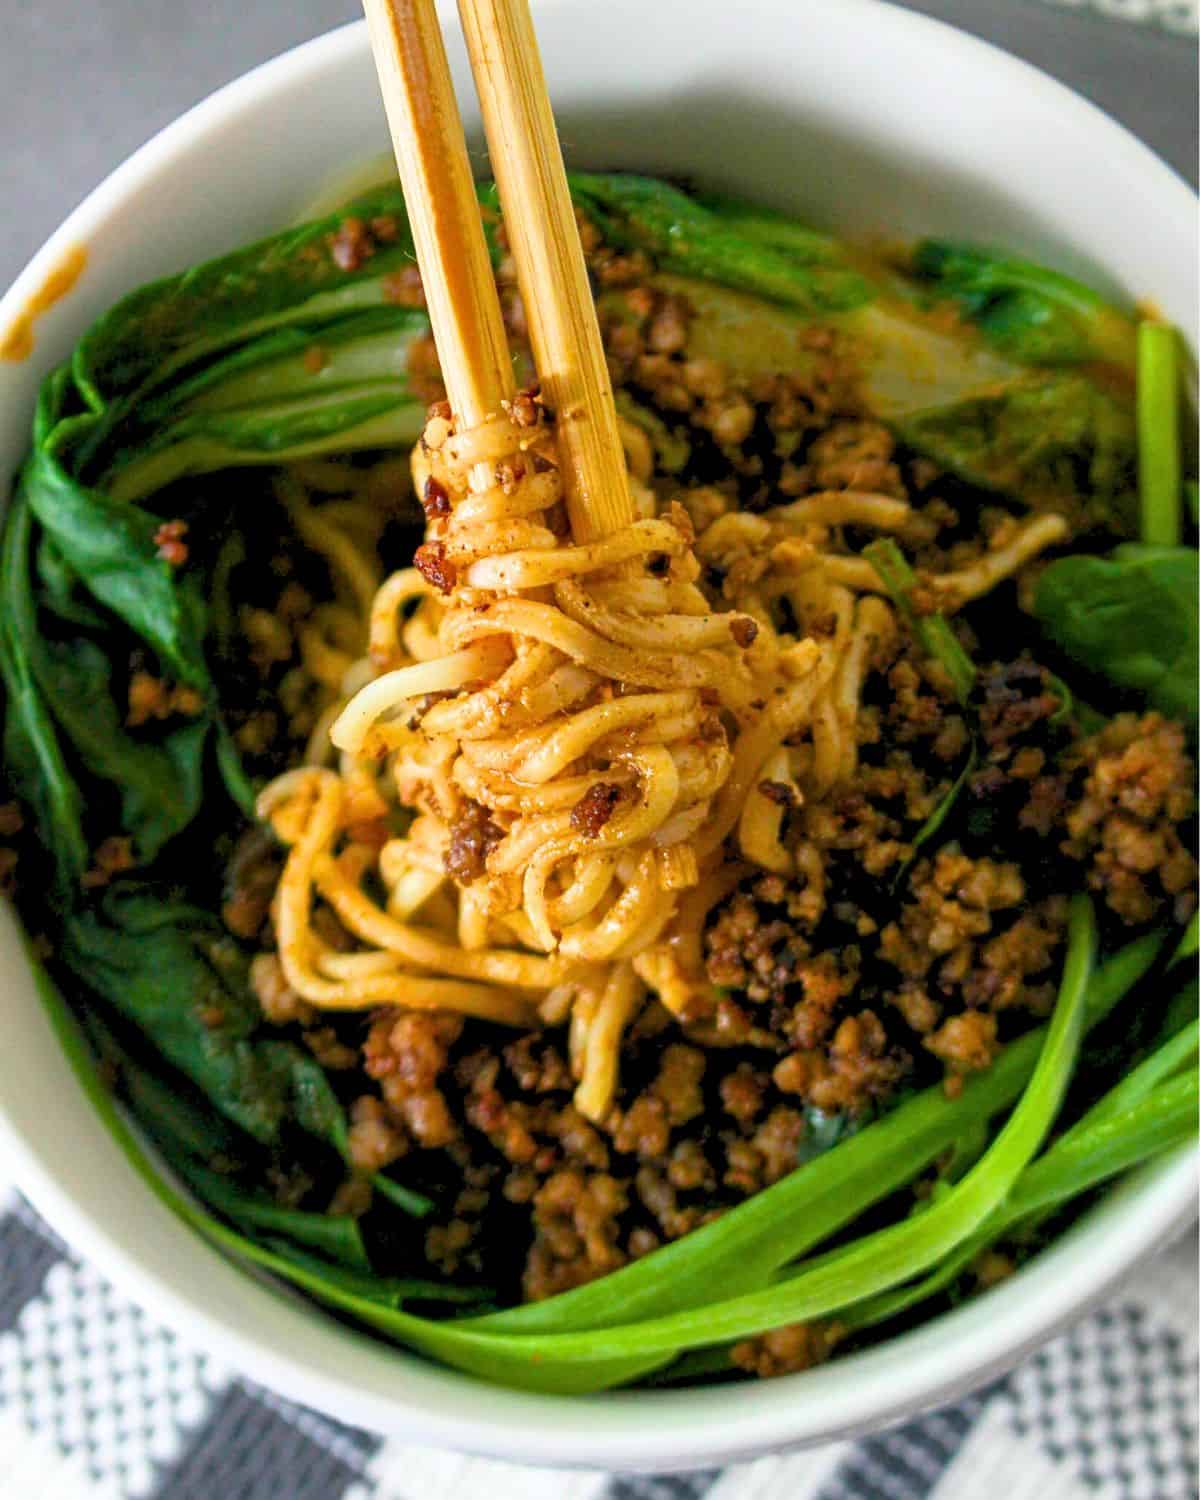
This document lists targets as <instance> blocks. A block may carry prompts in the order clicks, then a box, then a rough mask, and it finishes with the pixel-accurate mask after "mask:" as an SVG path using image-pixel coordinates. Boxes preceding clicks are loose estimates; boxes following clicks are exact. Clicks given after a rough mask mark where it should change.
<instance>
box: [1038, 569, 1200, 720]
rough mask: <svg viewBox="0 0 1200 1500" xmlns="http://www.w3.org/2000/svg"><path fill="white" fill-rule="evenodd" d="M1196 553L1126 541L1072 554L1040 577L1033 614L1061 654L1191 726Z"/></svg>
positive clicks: (1198, 587) (1199, 586) (1198, 578)
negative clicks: (1099, 551) (1097, 552)
mask: <svg viewBox="0 0 1200 1500" xmlns="http://www.w3.org/2000/svg"><path fill="white" fill-rule="evenodd" d="M1198 591H1200V571H1198V569H1197V553H1196V552H1195V551H1194V550H1193V549H1192V548H1190V547H1152V546H1147V545H1143V544H1140V543H1133V542H1130V543H1125V544H1123V545H1121V546H1120V547H1117V548H1116V549H1115V550H1114V551H1113V552H1112V553H1111V554H1110V555H1109V556H1108V557H1106V558H1105V557H1090V556H1086V555H1082V554H1076V555H1074V556H1072V557H1063V558H1060V559H1059V560H1058V561H1057V562H1053V563H1051V564H1050V566H1049V567H1048V568H1047V569H1046V571H1045V572H1044V573H1043V574H1042V576H1041V578H1040V579H1039V580H1038V585H1037V590H1036V593H1035V595H1034V612H1035V614H1036V616H1037V618H1038V620H1039V622H1040V624H1041V626H1042V629H1043V630H1044V631H1045V632H1046V634H1047V635H1048V636H1049V637H1050V639H1051V640H1053V641H1054V642H1055V644H1056V645H1058V646H1060V647H1061V648H1062V650H1063V651H1065V652H1066V654H1067V655H1068V656H1069V657H1071V658H1072V659H1073V660H1074V661H1077V662H1078V663H1079V664H1080V665H1081V666H1084V667H1086V668H1087V669H1088V670H1089V671H1092V672H1096V673H1098V674H1099V675H1100V676H1102V677H1105V678H1107V679H1108V681H1109V682H1111V683H1112V684H1113V685H1114V686H1115V687H1118V688H1124V689H1132V690H1134V691H1137V692H1139V693H1143V694H1145V696H1146V697H1147V699H1148V700H1149V701H1150V703H1151V704H1153V705H1154V707H1156V708H1159V709H1161V710H1162V712H1163V713H1165V714H1169V715H1170V716H1172V717H1174V718H1180V719H1183V720H1184V721H1185V722H1186V723H1189V724H1191V725H1192V726H1193V728H1194V727H1195V724H1196V712H1197V671H1198V652H1197V618H1196V599H1197V595H1198Z"/></svg>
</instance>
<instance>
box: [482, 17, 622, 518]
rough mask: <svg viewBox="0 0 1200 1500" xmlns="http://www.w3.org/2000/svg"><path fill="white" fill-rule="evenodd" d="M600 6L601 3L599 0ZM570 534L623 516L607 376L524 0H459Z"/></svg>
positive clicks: (619, 457)
mask: <svg viewBox="0 0 1200 1500" xmlns="http://www.w3.org/2000/svg"><path fill="white" fill-rule="evenodd" d="M598 3H602V0H598ZM458 8H459V14H460V16H461V17H462V23H463V31H464V32H465V34H466V39H467V51H468V53H469V55H470V58H471V69H472V72H473V73H474V75H475V87H476V89H477V90H478V93H479V101H480V105H481V106H482V110H483V123H484V129H485V131H486V132H487V138H488V146H489V149H490V152H491V158H492V170H493V172H494V173H495V176H496V183H497V186H498V187H499V190H500V202H501V206H502V207H503V209H504V223H505V228H506V230H507V234H508V241H509V246H510V248H511V250H512V254H513V259H514V261H515V263H516V268H517V281H518V284H519V286H520V289H521V298H522V301H523V302H524V304H525V318H526V321H527V323H528V325H529V332H530V338H531V342H532V344H533V356H534V363H535V364H536V366H537V372H538V378H539V379H540V381H541V386H542V391H543V393H544V395H545V397H546V400H547V403H548V405H550V406H551V407H552V408H553V409H554V412H555V414H556V418H557V423H556V431H557V435H558V447H559V454H560V456H561V459H562V463H563V483H564V488H565V491H566V498H567V513H568V516H569V518H570V522H571V531H572V533H573V535H574V537H575V540H576V541H579V542H586V541H593V540H595V539H596V538H597V537H601V536H605V535H607V534H608V533H610V532H613V531H617V530H619V529H620V528H621V527H623V526H626V525H628V524H629V523H630V522H632V520H633V519H634V513H633V502H632V498H631V496H630V491H629V483H628V479H627V476H626V471H625V458H624V453H623V450H622V447H621V437H620V431H619V429H618V426H617V413H616V407H615V405H614V403H613V393H612V381H611V380H610V378H609V373H608V365H607V363H606V361H605V358H604V348H603V345H602V344H601V341H600V327H599V324H598V323H597V321H596V309H595V305H594V303H593V301H592V294H591V289H590V287H589V285H588V277H587V268H586V267H585V265H584V260H583V248H582V246H581V245H580V242H579V230H578V228H577V226H576V223H575V214H574V210H573V208H572V205H571V195H570V192H569V190H568V188H567V174H566V169H565V167H564V166H563V158H562V149H561V147H560V146H559V143H558V135H557V132H556V130H555V127H554V115H553V113H552V111H551V108H550V99H549V95H548V94H547V91H546V80H545V75H544V74H543V71H542V60H541V54H540V53H539V51H538V44H537V37H536V35H535V33H534V29H533V18H532V16H531V15H530V11H529V4H528V0H458Z"/></svg>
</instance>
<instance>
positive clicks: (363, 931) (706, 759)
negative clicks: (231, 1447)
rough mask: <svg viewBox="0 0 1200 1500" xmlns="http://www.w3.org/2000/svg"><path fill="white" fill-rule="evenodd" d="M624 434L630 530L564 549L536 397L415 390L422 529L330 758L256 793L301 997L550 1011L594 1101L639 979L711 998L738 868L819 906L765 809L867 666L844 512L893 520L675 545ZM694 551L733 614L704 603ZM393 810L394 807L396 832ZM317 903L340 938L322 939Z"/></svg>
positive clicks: (720, 519)
mask: <svg viewBox="0 0 1200 1500" xmlns="http://www.w3.org/2000/svg"><path fill="white" fill-rule="evenodd" d="M627 451H628V456H629V458H630V461H631V483H632V485H633V489H634V494H635V499H636V508H637V512H638V516H637V519H636V520H635V521H634V522H633V523H632V524H630V525H629V526H627V527H625V528H623V529H622V530H620V531H618V532H617V533H615V534H613V535H611V536H608V537H606V538H604V539H602V540H600V541H597V542H592V543H590V544H587V545H576V544H573V543H572V542H571V540H570V538H569V533H568V529H567V525H566V519H565V515H564V507H563V504H562V488H561V481H560V475H559V466H558V459H557V454H556V449H555V442H554V433H553V428H552V426H551V424H550V423H549V422H548V421H547V418H546V413H545V412H544V410H543V408H542V406H541V403H540V401H539V400H538V398H537V395H536V393H533V392H525V393H522V394H521V395H519V396H518V397H517V399H516V400H515V401H513V402H512V403H509V404H508V405H507V406H506V408H505V410H504V411H503V412H502V413H500V414H497V415H496V416H494V417H492V418H490V419H489V420H487V421H486V422H484V423H482V424H480V425H479V426H477V427H475V428H473V429H471V430H468V431H463V432H456V431H455V430H454V429H453V426H452V424H451V421H450V419H449V416H448V412H447V410H446V408H445V407H444V406H443V407H441V408H434V410H433V413H432V415H431V417H430V420H429V422H428V424H427V426H426V429H425V434H424V437H423V439H422V441H421V443H420V444H419V446H418V448H417V449H416V451H415V452H414V455H413V470H414V478H415V481H416V485H417V490H418V493H419V494H420V495H421V497H422V500H423V504H424V507H425V511H426V515H427V517H428V529H427V539H426V541H425V543H424V545H423V546H422V547H421V548H420V549H419V550H418V553H417V558H416V563H417V566H416V568H413V569H406V570H404V571H402V572H400V573H397V574H394V575H393V576H392V577H391V578H389V579H388V580H387V581H386V582H385V583H384V584H383V586H382V587H381V588H380V589H379V591H378V593H376V595H375V597H374V602H373V604H372V606H371V612H370V622H369V640H370V653H369V664H367V663H357V664H355V665H354V666H353V667H351V668H349V669H348V671H347V672H346V677H345V686H346V688H347V689H348V690H349V691H350V696H349V700H348V701H347V702H346V703H345V706H344V707H343V708H342V709H341V712H340V713H339V715H338V716H337V718H336V721H335V722H334V723H333V726H332V730H331V735H332V740H333V743H334V745H335V746H336V747H337V748H338V749H339V750H340V752H341V760H340V767H339V769H338V770H337V771H334V770H332V769H327V768H324V767H322V766H317V765H314V766H309V767H304V768H301V769H299V770H296V771H293V772H290V773H288V774H286V775H284V776H282V777H280V778H278V779H277V780H276V781H275V782H273V783H272V784H271V785H270V786H268V788H267V789H266V790H265V791H264V793H263V794H262V798H261V801H260V814H261V816H263V817H264V818H267V819H269V820H270V821H271V823H272V825H273V827H274V829H275V831H276V833H277V835H278V836H279V837H280V839H281V840H282V841H283V842H284V843H285V844H287V845H289V846H290V852H289V856H288V860H287V865H286V869H285V873H284V876H283V880H282V882H281V884H280V888H279V893H278V897H277V908H276V927H277V932H278V939H279V957H280V960H281V962H282V965H283V969H284V973H285V976H286V978H287V981H288V983H289V984H290V985H291V987H292V988H293V989H294V990H295V991H296V992H297V994H299V995H300V996H301V997H302V998H303V999H304V1000H306V1001H308V1002H309V1003H311V1004H313V1005H315V1006H318V1007H324V1008H328V1009H353V1008H365V1007H371V1006H375V1005H379V1004H385V1003H388V1004H399V1005H405V1006H409V1007H428V1008H439V1009H449V1010H454V1011H458V1012H461V1013H463V1014H466V1015H472V1016H477V1017H482V1018H485V1019H488V1020H492V1021H496V1022H501V1023H505V1024H509V1025H514V1026H528V1025H535V1024H538V1022H539V1021H541V1022H544V1023H548V1024H556V1023H562V1022H564V1021H567V1020H568V1019H569V1021H570V1041H571V1054H572V1060H573V1063H574V1066H575V1069H576V1074H577V1076H578V1078H579V1080H580V1082H579V1089H578V1093H577V1100H576V1102H577V1104H578V1107H579V1108H580V1110H581V1111H582V1112H583V1113H585V1114H587V1115H589V1116H590V1117H591V1118H593V1119H598V1118H601V1117H602V1116H603V1115H604V1114H605V1113H606V1112H607V1110H608V1109H609V1107H610V1105H611V1102H612V1098H613V1093H614V1089H615V1087H616V1083H617V1055H618V1051H619V1046H620V1041H621V1037H622V1034H623V1032H624V1030H625V1029H626V1027H627V1026H628V1025H629V1024H630V1022H631V1021H632V1020H633V1018H634V1017H635V1016H636V1014H637V1011H638V1009H639V1007H640V1005H641V1003H642V1001H643V999H644V997H645V995H646V993H647V992H648V990H649V989H653V990H654V991H655V992H656V993H657V994H658V996H659V998H660V1000H661V1001H662V1002H663V1004H665V1005H666V1006H667V1007H668V1008H669V1009H670V1010H672V1011H674V1012H675V1013H676V1014H677V1015H678V1016H679V1017H680V1018H681V1019H682V1020H684V1021H688V1022H697V1021H702V1020H703V1019H704V1018H705V1017H706V1016H708V1015H711V1013H712V1009H713V1006H714V1002H715V994H714V991H713V989H712V987H711V985H710V984H709V983H708V982H707V981H706V980H705V978H704V975H703V967H702V964H701V961H700V941H701V933H702V931H703V927H704V923H705V920H706V918H707V915H708V912H709V911H710V910H711V909H712V907H713V906H714V905H715V904H716V903H717V902H719V901H720V900H721V899H722V898H723V896H724V895H725V894H726V893H727V892H728V891H729V890H730V889H731V888H732V886H733V884H735V883H736V882H737V880H738V879H739V878H740V877H741V876H742V875H743V874H744V873H745V871H746V869H747V866H748V865H752V866H758V867H760V868H763V869H766V870H769V871H773V872H776V873H779V874H784V875H799V876H802V877H803V878H804V879H805V881H806V888H807V890H808V891H809V892H810V893H811V895H812V899H813V900H814V901H815V902H817V903H818V904H819V903H820V902H821V901H822V900H823V894H822V892H823V873H822V870H821V868H820V860H819V857H817V855H816V852H815V850H811V849H807V848H806V846H805V845H804V843H803V841H800V843H799V844H797V841H796V840H795V839H794V838H791V839H789V840H787V841H785V840H784V839H783V838H782V836H781V835H782V831H783V820H784V817H785V816H786V815H787V813H788V811H789V809H792V808H800V807H802V806H803V805H804V804H805V803H806V802H814V801H818V800H819V799H821V798H822V797H824V796H826V795H827V794H828V793H829V792H830V791H831V790H832V789H833V788H834V787H835V786H837V785H838V784H839V782H842V781H844V780H845V779H846V778H848V777H849V776H850V775H852V774H853V772H854V769H855V766H856V757H857V744H858V735H857V718H858V705H859V699H860V695H861V691H862V687H863V683H864V680H865V678H866V676H867V674H868V672H869V670H870V666H871V662H872V658H873V656H874V655H875V653H876V650H877V648H878V646H879V645H880V643H881V642H883V641H884V640H885V638H886V637H887V636H888V635H889V634H890V633H891V631H892V630H893V628H894V621H893V617H892V612H891V608H890V606H889V605H888V604H887V603H885V602H884V601H883V600H882V599H880V598H879V597H877V596H875V595H874V594H873V593H871V592H863V593H859V592H855V587H856V586H857V587H859V588H865V589H868V590H869V589H870V588H871V587H872V582H873V580H872V577H871V576H869V574H870V570H869V565H868V564H866V563H865V562H864V561H862V560H861V559H856V558H854V557H852V556H848V555H846V553H845V551H844V548H842V547H841V544H840V540H839V538H840V533H839V532H838V531H837V528H838V527H839V526H840V525H842V524H853V525H856V526H860V527H862V526H868V527H871V526H874V527H876V528H877V529H880V530H885V531H888V530H895V529H896V528H898V527H900V526H902V525H903V523H904V521H905V519H906V517H907V506H906V505H905V503H904V502H903V501H899V500H896V499H893V498H890V497H885V496H876V495H869V494H861V493H858V492H853V491H846V492H832V493H830V494H828V495H822V496H820V497H810V498H809V499H806V500H805V501H802V502H799V503H797V504H793V505H787V506H781V507H779V508H778V509H777V510H775V511H769V512H767V513H765V514H764V515H749V514H742V513H737V512H732V511H729V512H726V513H724V514H719V515H717V516H716V518H715V519H711V520H709V521H708V523H707V524H706V525H705V527H704V529H703V530H702V532H701V534H700V535H699V537H695V536H694V535H693V523H692V519H691V514H693V513H694V514H697V515H701V514H704V515H705V516H709V515H710V514H711V512H712V510H713V509H719V507H712V506H703V505H696V504H695V503H693V504H692V506H691V511H689V510H688V509H685V508H684V506H683V505H682V504H680V503H679V502H678V501H671V500H667V501H664V502H660V501H659V500H658V499H657V498H656V495H655V493H654V491H653V490H652V489H651V488H650V486H649V483H648V481H649V480H650V478H651V474H650V462H651V459H650V454H649V452H648V451H647V449H646V446H645V444H644V443H639V442H638V441H637V438H636V437H635V436H633V435H631V436H630V440H629V442H628V445H627ZM684 498H685V499H687V498H689V497H688V496H685V497H684ZM691 498H692V500H693V502H694V499H695V497H694V494H693V496H692V497H691ZM1037 540H1039V541H1040V537H1039V538H1038V539H1037ZM1026 550H1028V549H1026ZM705 565H707V566H709V567H711V568H713V569H715V570H716V576H719V577H721V578H722V580H723V585H722V587H723V593H724V596H725V599H726V600H727V601H728V602H729V603H730V604H731V605H732V606H733V607H732V608H730V609H721V610H719V611H718V610H715V609H714V608H713V605H712V603H711V602H710V600H709V598H708V597H706V595H705V592H704V591H703V590H702V588H701V587H700V579H701V575H702V568H703V567H704V566H705ZM855 567H857V569H858V573H859V574H864V575H865V576H862V577H860V576H858V574H856V573H855V572H854V569H855ZM976 571H978V569H976ZM843 578H846V579H847V581H846V582H843V581H841V580H842V579H843ZM989 581H990V580H989ZM970 582H971V583H974V582H975V580H974V579H972V580H970ZM945 587H946V589H947V591H948V592H950V591H952V589H953V581H952V577H951V578H949V579H947V580H946V581H945ZM781 603H785V604H786V606H787V608H786V610H784V609H782V608H781ZM783 617H787V618H788V619H789V621H790V622H792V626H793V628H792V629H791V630H790V631H789V630H783V629H780V628H779V627H778V624H777V622H778V621H779V620H780V619H781V618H783ZM399 808H408V809H411V810H412V811H413V813H414V814H415V816H414V817H413V818H412V821H411V822H410V824H409V826H408V827H407V829H406V830H405V831H404V832H403V833H402V834H399V835H398V834H396V833H395V831H394V829H395V826H396V823H395V814H396V812H397V810H398V809H399ZM730 839H732V842H733V843H734V844H735V845H736V848H735V850H734V851H733V852H732V857H726V855H725V849H726V844H727V840H730ZM810 855H811V856H812V857H811V858H810V857H809V856H810ZM318 899H320V900H322V901H324V902H326V903H327V904H328V905H329V906H330V907H331V908H332V909H333V911H334V912H335V913H336V914H337V916H338V918H339V919H340V922H341V924H342V926H343V927H344V928H345V929H346V930H347V931H348V932H349V933H350V934H351V935H352V936H353V938H354V939H355V940H356V942H357V944H358V945H359V946H358V948H357V949H356V951H353V952H349V953H346V952H339V951H336V950H335V949H334V948H333V947H331V946H330V944H329V943H327V942H326V941H324V940H323V939H322V938H321V936H320V935H319V934H318V931H317V930H316V929H315V927H314V924H313V921H312V915H313V910H314V903H315V901H316V900H318Z"/></svg>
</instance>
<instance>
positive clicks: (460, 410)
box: [363, 0, 516, 427]
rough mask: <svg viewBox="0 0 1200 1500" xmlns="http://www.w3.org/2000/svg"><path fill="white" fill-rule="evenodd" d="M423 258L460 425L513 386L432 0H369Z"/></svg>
mask: <svg viewBox="0 0 1200 1500" xmlns="http://www.w3.org/2000/svg"><path fill="white" fill-rule="evenodd" d="M363 9H364V10H365V11H366V15H367V26H368V29H369V31H370V36H371V50H372V52H373V53H374V56H375V67H376V69H377V71H378V73H379V85H380V88H381V90H382V92H383V102H384V107H385V109H386V110H387V117H388V125H389V126H390V128H391V133H392V146H393V148H394V150H395V153H396V165H397V166H398V167H399V168H400V183H401V186H402V187H403V189H404V198H405V203H406V204H407V207H408V217H409V222H410V224H411V225H412V233H413V240H414V242H415V244H416V250H417V264H418V266H419V267H420V270H421V281H422V284H423V286H424V289H425V300H426V302H427V304H428V307H429V321H430V323H431V324H432V326H433V337H434V342H435V343H436V344H437V351H438V359H439V361H440V363H441V367H442V378H443V380H444V381H445V385H446V394H447V396H448V397H449V400H450V407H451V410H452V411H453V413H454V415H455V417H456V418H457V419H458V422H459V425H460V426H461V427H474V426H477V425H478V424H479V423H480V422H482V421H483V420H484V419H485V418H487V417H490V416H493V415H494V414H495V413H496V412H498V411H499V410H500V403H501V402H502V401H508V400H510V399H511V398H512V396H513V395H514V394H515V391H516V384H515V381H514V378H513V368H512V360H511V357H510V355H509V351H508V341H507V339H506V337H505V332H504V319H503V317H502V315H501V312H500V301H499V298H498V297H497V295H496V283H495V280H494V279H493V274H492V265H491V261H490V259H489V257H488V251H487V243H486V241H485V240H484V236H483V221H482V219H481V218H480V214H479V200H478V199H477V197H476V195H475V185H474V182H473V180H472V176H471V164H470V161H469V159H468V157H467V143H466V139H465V137H464V135H463V127H462V119H461V117H460V115H459V112H458V104H457V102H456V101H455V98H454V86H453V84H452V82H451V79H450V65H449V63H448V62H447V60H446V46H445V43H444V42H443V40H442V33H441V29H440V27H439V25H438V19H437V12H436V10H435V9H434V0H363Z"/></svg>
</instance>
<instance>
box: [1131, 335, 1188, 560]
mask: <svg viewBox="0 0 1200 1500" xmlns="http://www.w3.org/2000/svg"><path fill="white" fill-rule="evenodd" d="M1137 430H1138V495H1139V498H1140V500H1141V509H1142V526H1141V535H1142V541H1143V542H1147V543H1149V544H1151V545H1152V546H1159V547H1175V546H1178V545H1179V535H1180V530H1181V520H1182V518H1181V508H1182V507H1181V501H1182V498H1183V494H1182V483H1183V473H1182V450H1181V447H1180V442H1179V335H1178V334H1177V333H1176V332H1175V330H1174V328H1172V327H1171V326H1170V324H1168V323H1141V324H1139V325H1138V336H1137Z"/></svg>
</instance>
